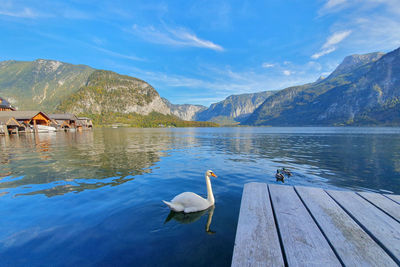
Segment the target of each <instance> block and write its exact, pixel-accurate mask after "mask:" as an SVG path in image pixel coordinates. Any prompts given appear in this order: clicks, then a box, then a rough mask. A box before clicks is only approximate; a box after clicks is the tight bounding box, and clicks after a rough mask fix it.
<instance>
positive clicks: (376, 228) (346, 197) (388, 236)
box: [327, 190, 400, 264]
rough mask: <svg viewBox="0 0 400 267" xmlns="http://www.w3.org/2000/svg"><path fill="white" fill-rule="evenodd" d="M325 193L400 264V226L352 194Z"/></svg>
mask: <svg viewBox="0 0 400 267" xmlns="http://www.w3.org/2000/svg"><path fill="white" fill-rule="evenodd" d="M327 192H328V194H329V195H330V196H332V197H333V198H334V199H335V200H336V201H337V202H338V203H339V204H340V205H341V206H342V208H344V209H345V210H346V211H347V212H348V213H349V214H350V215H351V216H352V218H353V219H355V220H356V221H357V223H358V224H359V225H361V226H362V227H363V229H364V230H365V231H366V232H367V233H368V234H370V235H371V236H372V237H373V238H374V240H375V241H377V242H379V244H380V245H381V246H382V247H383V248H384V249H385V251H386V252H387V253H388V254H389V255H390V256H391V257H392V258H393V259H394V260H395V261H396V263H397V264H400V224H399V223H398V222H397V221H396V220H394V219H393V218H391V217H390V216H388V215H387V214H385V213H384V212H383V211H381V210H380V209H378V208H377V207H375V206H374V205H372V204H371V203H369V202H368V201H366V200H365V199H363V198H361V197H360V196H359V195H357V194H356V193H354V192H344V191H332V190H327Z"/></svg>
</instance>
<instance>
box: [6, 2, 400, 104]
mask: <svg viewBox="0 0 400 267" xmlns="http://www.w3.org/2000/svg"><path fill="white" fill-rule="evenodd" d="M0 34H1V36H2V37H1V41H0V60H9V59H15V60H35V59H37V58H44V59H55V60H60V61H64V62H68V63H73V64H86V65H89V66H92V67H94V68H99V69H107V70H112V71H115V72H118V73H121V74H127V75H131V76H135V77H138V78H140V79H143V80H145V81H147V82H149V83H150V84H151V85H152V86H153V87H155V88H156V90H157V91H158V92H159V93H160V95H161V96H163V97H166V98H167V99H169V100H170V101H171V102H172V103H175V104H183V103H191V104H203V105H206V106H208V105H209V104H211V103H214V102H217V101H220V100H223V99H224V98H225V97H227V96H228V95H231V94H241V93H250V92H258V91H266V90H274V89H282V88H285V87H288V86H292V85H298V84H303V83H307V82H312V81H314V80H316V79H317V78H318V77H319V76H321V75H327V74H329V73H330V72H331V71H333V69H334V68H335V67H336V66H337V65H338V64H339V63H340V62H341V61H342V60H343V58H344V57H345V56H347V55H350V54H362V53H369V52H374V51H382V52H388V51H391V50H393V49H396V48H398V47H399V46H400V1H399V0H316V1H308V0H307V1H304V0H298V1H297V0H292V1H285V0H264V1H257V0H252V1H219V0H212V1H201V0H198V1H187V0H186V1H164V2H163V1H152V0H147V1H119V0H115V1H101V0H96V1H94V0H88V1H83V0H82V1H80V0H71V1H55V0H41V1H18V0H12V1H10V0H0Z"/></svg>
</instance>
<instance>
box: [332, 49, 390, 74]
mask: <svg viewBox="0 0 400 267" xmlns="http://www.w3.org/2000/svg"><path fill="white" fill-rule="evenodd" d="M384 54H385V53H381V52H374V53H369V54H364V55H351V56H347V57H345V58H344V60H343V62H342V63H341V64H340V65H339V66H338V67H337V68H336V69H335V70H334V71H333V72H332V73H331V75H330V76H331V77H334V76H339V75H341V74H344V73H348V72H350V71H352V70H354V69H356V68H358V67H361V66H362V65H365V64H368V63H371V62H375V61H377V60H378V59H380V58H381V57H382V56H383V55H384Z"/></svg>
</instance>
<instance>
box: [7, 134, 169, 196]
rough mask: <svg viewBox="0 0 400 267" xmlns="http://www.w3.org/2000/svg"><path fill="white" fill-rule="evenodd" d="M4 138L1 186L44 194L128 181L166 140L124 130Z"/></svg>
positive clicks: (152, 160) (161, 150) (144, 169)
mask: <svg viewBox="0 0 400 267" xmlns="http://www.w3.org/2000/svg"><path fill="white" fill-rule="evenodd" d="M3 140H4V141H3V142H2V143H1V144H0V148H1V153H0V161H1V163H2V164H1V166H0V189H12V188H17V187H18V188H25V189H26V190H20V192H18V193H17V194H15V195H16V196H21V195H34V194H45V195H46V196H48V197H52V196H56V195H62V194H65V193H68V192H81V191H84V190H87V189H97V188H101V187H104V186H115V185H120V184H123V183H125V182H127V181H131V180H133V179H134V178H133V177H134V176H135V175H140V174H143V173H148V172H151V167H152V166H154V164H155V163H156V162H158V161H159V160H160V157H162V156H165V155H166V153H165V152H164V151H166V150H168V149H169V146H170V143H171V137H170V136H169V135H146V134H143V133H141V132H135V131H133V132H132V131H129V129H127V130H122V131H121V130H119V131H113V130H111V129H110V130H108V129H106V130H100V131H85V132H67V133H65V132H59V133H53V134H46V133H44V134H38V135H34V134H29V135H28V134H27V135H20V136H11V137H9V138H7V139H6V138H3ZM28 186H29V187H31V188H30V189H29V187H28ZM21 191H22V192H21Z"/></svg>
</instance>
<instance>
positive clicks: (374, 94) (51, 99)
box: [0, 48, 400, 126]
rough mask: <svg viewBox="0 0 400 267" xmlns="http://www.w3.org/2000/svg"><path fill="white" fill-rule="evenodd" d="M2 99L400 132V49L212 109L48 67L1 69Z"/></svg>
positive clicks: (80, 71)
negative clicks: (391, 128)
mask: <svg viewBox="0 0 400 267" xmlns="http://www.w3.org/2000/svg"><path fill="white" fill-rule="evenodd" d="M0 96H1V97H4V98H5V99H7V100H8V101H9V102H11V103H12V104H13V105H14V106H16V107H17V108H18V109H20V110H29V109H30V110H32V109H35V110H43V111H47V112H53V111H68V112H73V113H76V114H89V115H90V114H93V115H96V116H97V118H101V116H102V114H110V113H115V114H139V115H141V116H142V115H148V114H150V113H152V114H153V113H154V112H156V113H157V114H162V115H163V116H172V117H174V116H176V117H178V118H180V119H182V120H187V121H190V120H199V121H212V122H217V123H221V124H242V125H255V126H262V125H271V126H308V125H327V126H332V125H400V48H399V49H396V50H394V51H392V52H390V53H387V54H384V53H369V54H365V55H352V56H348V57H346V58H345V59H344V60H343V62H342V63H341V64H340V65H339V66H338V67H337V68H336V69H335V70H334V71H333V72H332V73H331V74H330V75H329V76H328V77H326V78H323V77H321V78H319V79H318V80H317V81H315V82H313V83H309V84H304V85H300V86H293V87H289V88H286V89H283V90H276V91H264V92H258V93H252V94H241V95H231V96H229V97H227V98H226V99H225V100H223V101H220V102H218V103H215V104H212V105H211V106H210V107H209V108H206V107H204V106H201V105H190V104H184V105H174V104H172V103H170V102H169V101H168V100H167V99H165V98H161V97H160V95H159V94H158V92H157V91H156V90H155V89H154V88H153V87H152V86H151V85H150V84H148V83H146V82H145V81H143V80H140V79H137V78H134V77H130V76H126V75H120V74H118V73H115V72H111V71H105V70H96V69H93V68H91V67H89V66H85V65H72V64H68V63H63V62H60V61H55V60H44V59H38V60H35V61H14V60H10V61H3V62H0ZM152 116H153V117H154V114H153V115H152Z"/></svg>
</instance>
